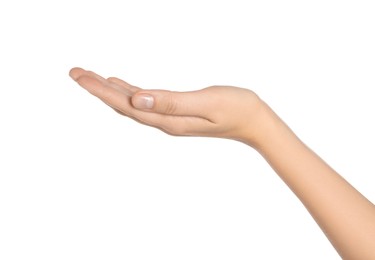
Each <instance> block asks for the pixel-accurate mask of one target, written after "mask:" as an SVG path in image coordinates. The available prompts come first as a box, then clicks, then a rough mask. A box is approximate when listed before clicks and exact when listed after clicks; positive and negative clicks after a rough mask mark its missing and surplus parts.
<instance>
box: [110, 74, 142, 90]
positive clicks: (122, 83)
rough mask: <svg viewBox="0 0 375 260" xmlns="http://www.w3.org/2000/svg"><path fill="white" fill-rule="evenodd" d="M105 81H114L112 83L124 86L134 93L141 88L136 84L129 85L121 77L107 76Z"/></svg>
mask: <svg viewBox="0 0 375 260" xmlns="http://www.w3.org/2000/svg"><path fill="white" fill-rule="evenodd" d="M107 81H109V82H111V83H114V84H117V85H119V86H121V87H123V88H126V89H128V90H129V91H130V92H132V93H135V92H137V91H139V90H141V88H138V87H136V86H133V85H130V84H129V83H127V82H125V81H123V80H122V79H119V78H116V77H109V78H108V79H107Z"/></svg>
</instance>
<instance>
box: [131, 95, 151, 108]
mask: <svg viewBox="0 0 375 260" xmlns="http://www.w3.org/2000/svg"><path fill="white" fill-rule="evenodd" d="M132 101H133V106H134V107H135V108H138V109H151V108H152V107H153V106H154V98H153V97H152V96H150V95H146V94H141V95H137V96H136V97H134V98H133V100H132Z"/></svg>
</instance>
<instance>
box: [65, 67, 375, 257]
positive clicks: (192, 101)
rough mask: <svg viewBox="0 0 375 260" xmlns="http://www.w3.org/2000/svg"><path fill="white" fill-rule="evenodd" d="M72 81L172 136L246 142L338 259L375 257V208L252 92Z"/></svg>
mask: <svg viewBox="0 0 375 260" xmlns="http://www.w3.org/2000/svg"><path fill="white" fill-rule="evenodd" d="M70 75H71V77H72V78H73V79H74V80H76V81H77V82H78V83H79V84H80V85H81V86H82V87H83V88H85V89H86V90H88V91H89V92H90V93H92V94H93V95H95V96H97V97H98V98H100V99H101V100H102V101H104V102H105V103H106V104H108V105H109V106H111V107H112V108H114V109H115V110H116V111H117V112H119V113H121V114H123V115H125V116H128V117H131V118H133V119H135V120H137V121H139V122H141V123H143V124H146V125H150V126H153V127H157V128H159V129H161V130H163V131H165V132H167V133H169V134H173V135H192V136H212V137H220V138H229V139H233V140H237V141H241V142H244V143H246V144H248V145H250V146H252V147H253V148H255V149H256V150H257V151H259V152H260V153H261V154H262V156H263V157H264V158H265V159H266V160H267V161H268V162H269V164H270V165H271V167H273V169H274V170H275V172H276V173H277V174H278V175H279V176H280V177H281V179H282V180H283V181H284V182H285V183H286V184H287V185H288V186H289V188H290V189H291V190H292V191H293V192H294V193H295V194H296V196H297V197H298V198H299V199H300V200H301V201H302V203H303V204H304V205H305V207H306V208H307V209H308V211H309V212H310V213H311V215H312V216H313V218H314V219H315V221H316V222H317V223H318V225H319V226H320V227H321V229H322V230H323V232H324V233H325V234H326V236H327V237H328V239H329V240H330V241H331V243H332V245H333V246H334V247H335V248H336V250H337V252H338V253H339V254H340V256H341V257H343V258H344V259H375V206H374V205H373V204H372V203H371V202H370V201H368V200H367V199H366V198H365V197H364V196H363V195H361V194H360V193H359V192H358V191H357V190H356V189H354V188H353V187H352V186H351V185H350V184H349V183H348V182H346V181H345V180H344V179H343V178H342V177H341V176H340V175H339V174H337V173H336V172H335V171H334V170H333V169H332V168H331V167H329V166H328V165H327V164H326V163H325V162H324V161H323V160H322V159H321V158H319V157H318V156H317V155H316V154H315V153H314V152H313V151H311V150H310V149H309V148H308V147H307V146H306V145H304V144H303V143H302V142H301V141H300V140H299V139H298V138H297V137H296V135H295V134H294V133H293V132H292V131H291V130H290V129H289V128H288V126H287V125H286V124H285V123H284V122H283V121H282V120H281V119H280V118H279V117H278V116H277V115H276V114H275V113H274V112H273V111H272V109H271V108H269V107H268V106H267V104H266V103H264V102H263V101H262V100H261V99H260V98H259V97H258V96H257V95H256V94H255V93H254V92H252V91H250V90H247V89H241V88H236V87H224V86H214V87H209V88H206V89H202V90H199V91H192V92H183V93H182V92H170V91H165V90H142V89H140V88H138V87H135V86H132V85H130V84H128V83H126V82H124V81H122V80H120V79H117V78H109V79H104V78H102V77H101V76H99V75H97V74H95V73H93V72H89V71H85V70H82V69H79V68H75V69H73V70H71V72H70Z"/></svg>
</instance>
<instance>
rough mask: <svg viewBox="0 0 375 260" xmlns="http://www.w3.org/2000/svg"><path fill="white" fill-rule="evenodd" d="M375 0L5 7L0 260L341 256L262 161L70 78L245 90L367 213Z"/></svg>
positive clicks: (0, 74)
mask: <svg viewBox="0 0 375 260" xmlns="http://www.w3.org/2000/svg"><path fill="white" fill-rule="evenodd" d="M374 13H375V8H374V6H373V1H342V0H341V1H333V0H324V1H323V0H322V1H321V0H319V1H297V0H296V1H290V0H287V1H233V0H231V1H204V0H200V1H191V0H190V1H166V0H164V1H145V0H141V1H139V0H137V1H111V0H107V1H101V2H99V1H59V2H58V1H40V0H39V1H1V3H0V29H1V30H0V37H1V41H0V88H1V92H0V120H1V122H0V124H1V128H0V134H1V135H0V155H1V157H0V259H4V260H8V259H38V260H41V259H164V260H165V259H339V257H338V256H337V254H336V252H335V251H334V249H333V248H332V247H331V245H330V243H329V242H328V240H327V239H326V238H325V236H324V235H323V233H322V232H321V231H320V229H319V228H318V226H317V225H316V224H315V222H314V221H313V220H312V218H311V217H310V215H309V214H308V213H307V211H306V210H305V209H304V207H303V206H302V204H301V203H300V202H299V201H298V200H297V199H296V198H295V197H294V195H293V194H292V193H291V192H290V191H289V190H288V188H287V186H286V185H285V184H284V183H282V181H281V180H280V179H279V178H278V177H277V175H276V174H275V173H274V172H273V171H272V170H271V169H270V167H269V166H268V165H267V164H266V162H265V161H264V160H263V159H262V158H261V157H260V156H259V155H258V154H257V153H256V152H255V151H253V150H252V149H251V148H250V147H247V146H245V145H243V144H241V143H237V142H234V141H229V140H219V139H210V138H206V139H205V138H186V137H185V138H178V137H171V136H168V135H165V134H164V133H162V132H160V131H158V130H156V129H152V128H148V127H145V126H143V125H139V124H137V123H136V122H134V121H132V120H130V119H128V118H124V117H121V116H120V115H118V114H116V113H114V112H113V111H112V110H111V109H110V108H108V107H106V106H105V105H104V104H102V103H101V102H100V101H99V100H97V99H96V98H95V97H92V96H90V95H89V94H87V93H86V92H85V91H84V90H83V89H81V88H80V87H79V86H77V85H76V84H75V83H74V82H73V81H72V80H71V79H70V78H69V77H68V71H69V69H70V68H71V67H74V66H81V67H84V68H86V69H90V70H94V71H96V72H98V73H100V74H102V75H103V76H105V77H108V76H118V77H120V78H123V79H125V80H127V81H128V82H130V83H132V84H135V85H138V86H141V87H144V88H165V89H171V90H194V89H199V88H202V87H206V86H209V85H213V84H220V85H224V84H228V85H235V86H241V87H246V88H249V89H253V90H254V91H255V92H256V93H258V94H259V95H260V96H261V97H262V98H263V99H264V100H266V101H267V102H268V103H269V104H270V106H271V107H273V108H274V110H275V111H276V112H277V113H278V114H279V115H280V116H281V117H282V118H283V119H284V120H285V121H286V122H287V123H288V124H289V125H290V126H291V127H292V129H293V130H294V131H295V132H296V133H297V135H299V137H300V138H301V139H303V140H304V141H305V143H307V144H308V145H309V146H310V147H311V148H312V149H313V150H315V151H316V152H317V153H318V154H319V155H320V156H321V157H323V158H324V159H325V160H326V161H327V162H328V163H329V164H331V165H332V166H333V167H334V168H335V169H336V170H337V171H339V172H340V173H341V174H342V175H343V176H344V177H345V178H346V179H347V180H348V181H350V182H351V183H352V184H353V185H354V186H355V187H356V188H357V189H358V190H360V191H361V192H362V193H363V194H364V195H365V196H367V197H368V198H369V199H370V200H372V201H375V189H374V184H375V179H374V173H375V166H374V163H373V162H374V152H373V150H374V147H375V138H374V136H373V133H374V132H375V127H374V111H375V102H374V98H375V95H374V94H373V93H374V92H373V88H374V87H375V77H374V71H375V62H374V61H375V48H374V46H375V37H374V31H375V16H374Z"/></svg>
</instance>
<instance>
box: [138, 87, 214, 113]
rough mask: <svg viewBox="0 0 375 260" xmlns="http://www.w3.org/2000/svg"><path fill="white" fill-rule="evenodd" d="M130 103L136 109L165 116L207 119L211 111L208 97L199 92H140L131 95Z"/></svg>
mask: <svg viewBox="0 0 375 260" xmlns="http://www.w3.org/2000/svg"><path fill="white" fill-rule="evenodd" d="M131 102H132V104H133V106H134V107H135V108H137V109H140V110H143V111H147V112H154V113H159V114H165V115H176V116H193V117H203V118H208V113H209V111H210V110H212V101H211V99H210V96H208V95H205V93H204V92H203V91H201V90H200V91H192V92H172V91H167V90H141V91H139V92H137V93H135V94H134V95H133V97H132V99H131ZM210 107H211V108H210Z"/></svg>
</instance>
